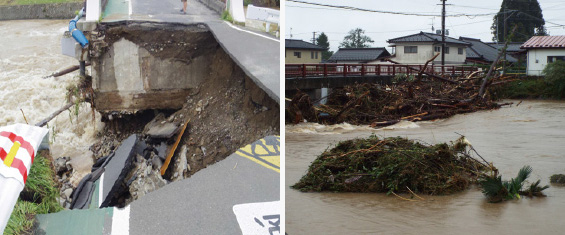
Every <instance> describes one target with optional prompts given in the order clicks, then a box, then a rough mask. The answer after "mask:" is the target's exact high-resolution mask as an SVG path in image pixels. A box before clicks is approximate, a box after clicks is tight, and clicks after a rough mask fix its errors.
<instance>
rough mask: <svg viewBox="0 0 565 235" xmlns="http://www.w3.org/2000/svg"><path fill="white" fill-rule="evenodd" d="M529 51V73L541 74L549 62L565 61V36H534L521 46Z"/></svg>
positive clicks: (531, 74)
mask: <svg viewBox="0 0 565 235" xmlns="http://www.w3.org/2000/svg"><path fill="white" fill-rule="evenodd" d="M520 48H522V49H526V50H527V51H528V52H527V53H528V64H527V74H528V75H529V76H540V75H542V71H543V69H544V68H545V66H546V65H547V64H548V63H551V62H553V61H556V60H562V61H565V36H533V37H532V38H530V39H529V40H528V41H526V42H525V43H524V44H522V46H521V47H520Z"/></svg>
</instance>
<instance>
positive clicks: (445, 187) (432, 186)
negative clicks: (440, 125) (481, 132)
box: [292, 135, 489, 195]
mask: <svg viewBox="0 0 565 235" xmlns="http://www.w3.org/2000/svg"><path fill="white" fill-rule="evenodd" d="M468 143H469V142H468V141H466V139H465V138H464V137H461V138H460V139H458V140H457V141H455V142H452V143H451V144H447V143H441V144H436V145H428V144H424V143H420V142H416V141H413V140H409V139H406V138H401V137H394V138H392V137H389V138H384V139H381V138H379V137H378V136H376V135H372V136H370V137H369V138H367V139H354V140H347V141H342V142H340V143H338V144H337V146H335V147H334V148H332V149H330V150H326V151H325V152H323V153H322V154H321V155H320V156H319V157H318V158H317V159H316V160H315V161H314V162H312V164H311V165H310V168H309V169H308V172H307V173H306V175H304V176H303V177H302V179H300V181H299V182H298V183H296V184H295V185H293V186H292V188H295V189H299V190H300V191H305V192H312V191H336V192H386V193H409V192H410V190H411V191H414V192H417V193H424V194H430V195H443V194H450V193H454V192H459V191H462V190H464V189H466V188H468V186H469V185H470V184H471V183H474V182H477V180H478V179H479V176H480V175H482V174H483V173H484V172H485V171H486V170H487V169H488V168H489V167H488V165H487V164H486V163H482V162H480V161H478V160H476V159H475V158H473V157H472V156H471V155H470V152H468V151H467V150H466V149H467V146H470V145H469V144H468ZM473 150H474V149H473Z"/></svg>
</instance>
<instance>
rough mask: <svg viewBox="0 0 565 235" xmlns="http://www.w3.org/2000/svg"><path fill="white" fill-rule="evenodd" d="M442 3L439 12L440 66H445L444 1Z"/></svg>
mask: <svg viewBox="0 0 565 235" xmlns="http://www.w3.org/2000/svg"><path fill="white" fill-rule="evenodd" d="M441 1H442V11H441V65H445V1H446V0H441Z"/></svg>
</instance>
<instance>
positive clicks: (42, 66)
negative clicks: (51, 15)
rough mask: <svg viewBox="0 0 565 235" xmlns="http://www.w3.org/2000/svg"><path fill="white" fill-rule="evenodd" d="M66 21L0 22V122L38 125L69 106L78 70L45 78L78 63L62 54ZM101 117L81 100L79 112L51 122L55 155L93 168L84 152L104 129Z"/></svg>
mask: <svg viewBox="0 0 565 235" xmlns="http://www.w3.org/2000/svg"><path fill="white" fill-rule="evenodd" d="M68 24H69V21H68V20H16V21H0V32H2V33H1V35H0V126H4V125H9V124H14V123H25V122H26V119H27V121H28V122H29V123H30V124H32V125H34V124H35V123H38V122H40V121H41V120H43V119H44V118H46V117H48V116H49V115H50V114H52V113H53V112H55V111H56V110H58V109H59V108H61V107H62V106H63V105H65V104H66V99H65V96H66V93H67V90H66V88H67V87H68V86H69V85H72V84H76V82H77V81H78V76H77V75H78V72H73V73H69V74H67V75H63V76H61V77H58V78H47V79H43V77H44V76H47V75H50V74H52V73H53V72H55V71H60V70H62V69H64V68H67V67H69V66H72V65H76V64H78V61H77V60H76V59H74V58H71V57H68V56H64V55H62V54H61V37H62V35H63V33H64V32H65V30H67V29H68ZM22 112H23V114H22ZM24 115H25V118H24ZM99 120H100V119H99V116H98V117H97V118H96V119H95V121H93V120H92V113H91V109H90V106H89V105H88V104H82V105H81V106H80V109H79V114H78V116H75V115H74V114H70V112H67V111H65V112H63V113H62V114H61V115H59V116H57V117H56V118H55V119H53V120H52V121H50V122H49V124H48V125H49V130H50V142H51V154H52V155H53V157H54V158H58V157H64V156H69V157H73V158H76V159H77V160H78V159H83V160H81V161H75V162H76V164H74V166H75V169H78V168H81V167H83V168H85V171H87V172H90V166H91V165H92V160H91V159H90V156H85V154H88V153H89V152H90V151H88V148H89V147H90V145H92V144H93V143H94V141H95V135H96V132H97V130H101V129H102V128H103V124H102V123H101V122H100V121H99ZM79 165H80V166H79ZM82 175H83V174H77V175H76V176H75V178H76V179H77V180H79V179H80V178H82ZM77 183H78V182H77Z"/></svg>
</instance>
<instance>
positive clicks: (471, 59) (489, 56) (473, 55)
mask: <svg viewBox="0 0 565 235" xmlns="http://www.w3.org/2000/svg"><path fill="white" fill-rule="evenodd" d="M459 40H461V41H464V42H467V43H469V44H470V45H469V46H468V47H467V49H466V54H467V55H466V56H467V58H466V62H467V63H478V64H491V63H492V62H493V61H495V60H496V57H498V53H499V50H498V48H496V47H493V46H491V45H489V44H488V43H484V42H482V41H481V39H477V38H467V37H459ZM506 61H508V62H510V63H515V62H517V60H516V58H514V57H512V56H510V55H507V56H506Z"/></svg>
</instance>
